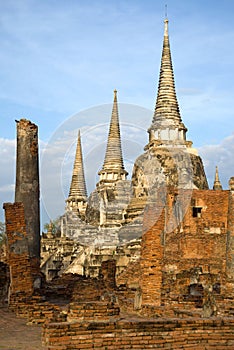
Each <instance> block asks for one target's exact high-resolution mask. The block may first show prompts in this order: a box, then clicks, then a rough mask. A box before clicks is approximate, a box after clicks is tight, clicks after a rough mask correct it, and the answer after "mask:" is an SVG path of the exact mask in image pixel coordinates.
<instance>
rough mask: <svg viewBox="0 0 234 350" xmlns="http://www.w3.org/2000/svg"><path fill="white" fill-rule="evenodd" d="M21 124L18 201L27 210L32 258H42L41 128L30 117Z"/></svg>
mask: <svg viewBox="0 0 234 350" xmlns="http://www.w3.org/2000/svg"><path fill="white" fill-rule="evenodd" d="M16 125H17V161H16V185H15V202H22V203H23V205H24V209H25V222H26V226H27V239H28V243H29V254H30V256H31V257H36V258H38V259H39V257H40V206H39V195H40V194H39V171H38V129H37V126H36V125H35V124H33V123H31V122H30V121H29V120H26V119H21V120H20V121H17V122H16Z"/></svg>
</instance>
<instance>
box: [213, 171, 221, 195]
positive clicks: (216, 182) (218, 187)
mask: <svg viewBox="0 0 234 350" xmlns="http://www.w3.org/2000/svg"><path fill="white" fill-rule="evenodd" d="M222 189H223V187H222V184H221V182H220V180H219V171H218V167H217V166H216V168H215V179H214V185H213V190H215V191H217V190H222Z"/></svg>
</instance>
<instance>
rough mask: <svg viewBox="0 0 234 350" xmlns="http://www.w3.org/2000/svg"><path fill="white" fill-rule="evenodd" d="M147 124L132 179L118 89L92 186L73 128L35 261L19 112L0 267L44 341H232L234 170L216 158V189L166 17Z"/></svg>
mask: <svg viewBox="0 0 234 350" xmlns="http://www.w3.org/2000/svg"><path fill="white" fill-rule="evenodd" d="M148 133H149V142H148V144H147V145H146V146H145V149H144V153H143V154H142V155H140V156H139V157H138V158H137V159H136V161H135V164H134V167H133V173H132V178H131V181H130V180H127V172H126V170H125V168H124V162H123V157H122V147H121V137H120V125H119V114H118V102H117V91H114V101H113V109H112V115H111V122H110V129H109V135H108V141H107V148H106V154H105V159H104V163H103V166H102V168H101V170H100V172H99V176H100V177H99V181H98V183H97V185H96V189H94V191H93V192H92V193H91V194H90V195H89V196H87V191H86V184H85V171H84V164H83V156H82V147H81V135H80V133H78V142H77V150H76V156H75V162H74V168H73V175H72V181H71V187H70V192H69V195H68V198H67V201H66V211H65V213H64V215H62V217H61V225H60V233H59V234H57V235H53V234H52V231H51V227H50V228H49V230H48V232H47V234H45V233H43V236H42V239H41V269H40V267H39V258H40V235H39V178H38V153H37V148H38V141H37V128H36V126H35V125H34V124H32V123H31V122H29V121H27V120H25V119H22V120H20V121H19V122H18V123H17V176H16V196H15V203H13V204H11V203H5V204H4V209H5V218H6V230H7V256H6V261H5V264H4V265H0V268H1V271H5V272H4V273H5V274H6V275H7V269H6V266H8V267H9V271H10V272H9V275H10V288H9V291H10V293H9V298H8V304H9V307H10V308H11V309H13V310H14V311H15V312H16V314H17V315H20V316H23V317H27V319H28V320H29V322H31V323H40V324H42V325H43V332H42V333H43V343H44V344H45V345H46V346H47V348H48V349H49V350H52V349H57V350H59V349H60V350H69V349H70V350H71V349H73V350H74V349H102V350H104V349H105V350H106V349H116V350H117V349H118V350H119V349H130V348H132V349H141V350H143V349H152V348H153V349H156V348H157V349H220V350H221V349H223V350H224V349H225V350H226V349H230V350H231V349H233V348H234V337H233V331H234V177H232V178H231V179H230V181H229V190H223V189H222V185H221V183H220V180H219V175H218V169H216V173H215V181H214V186H213V189H212V190H209V188H208V184H207V180H206V175H205V171H204V168H203V163H202V160H201V158H200V157H199V155H198V153H197V151H196V150H195V149H194V148H193V147H192V142H191V141H188V140H187V138H186V133H187V128H186V127H185V125H184V123H183V122H182V118H181V115H180V110H179V105H178V101H177V97H176V90H175V83H174V74H173V66H172V60H171V52H170V45H169V35H168V20H167V19H166V20H165V27H164V42H163V51H162V60H161V70H160V77H159V87H158V96H157V101H156V107H155V112H154V116H153V120H152V124H151V126H150V128H149V129H148ZM100 242H101V244H100ZM2 280H4V279H2ZM4 281H5V282H4V284H5V286H6V285H7V283H8V282H7V276H6V278H5V280H4ZM0 292H1V294H0V295H6V293H5V292H4V290H3V289H1V290H0Z"/></svg>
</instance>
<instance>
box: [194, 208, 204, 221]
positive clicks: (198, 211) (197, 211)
mask: <svg viewBox="0 0 234 350" xmlns="http://www.w3.org/2000/svg"><path fill="white" fill-rule="evenodd" d="M201 212H202V207H193V217H194V218H200V217H201Z"/></svg>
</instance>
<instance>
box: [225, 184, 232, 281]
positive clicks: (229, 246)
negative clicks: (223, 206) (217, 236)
mask: <svg viewBox="0 0 234 350" xmlns="http://www.w3.org/2000/svg"><path fill="white" fill-rule="evenodd" d="M229 188H230V192H229V203H228V233H227V262H226V272H227V277H228V278H230V279H232V280H234V177H231V178H230V180H229Z"/></svg>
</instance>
